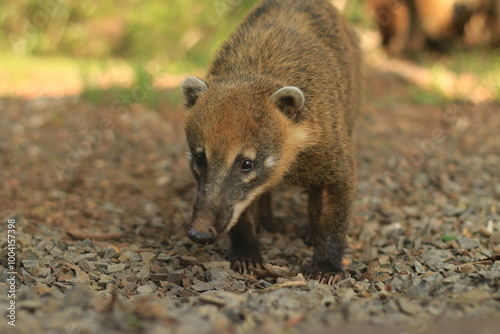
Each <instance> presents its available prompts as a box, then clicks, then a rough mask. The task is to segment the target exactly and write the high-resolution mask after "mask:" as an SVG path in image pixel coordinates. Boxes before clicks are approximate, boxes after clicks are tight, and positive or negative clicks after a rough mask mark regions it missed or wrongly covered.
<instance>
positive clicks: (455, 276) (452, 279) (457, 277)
mask: <svg viewBox="0 0 500 334" xmlns="http://www.w3.org/2000/svg"><path fill="white" fill-rule="evenodd" d="M458 281H460V275H459V274H453V275H451V276H448V277H445V278H444V279H443V283H448V284H449V283H456V282H458Z"/></svg>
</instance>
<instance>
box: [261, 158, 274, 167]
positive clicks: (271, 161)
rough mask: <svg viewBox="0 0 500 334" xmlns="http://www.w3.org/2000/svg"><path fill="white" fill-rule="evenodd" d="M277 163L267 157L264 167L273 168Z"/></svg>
mask: <svg viewBox="0 0 500 334" xmlns="http://www.w3.org/2000/svg"><path fill="white" fill-rule="evenodd" d="M276 164H277V161H276V159H275V158H274V157H267V158H266V160H264V166H266V167H269V168H270V167H274V166H276Z"/></svg>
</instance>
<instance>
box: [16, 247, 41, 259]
mask: <svg viewBox="0 0 500 334" xmlns="http://www.w3.org/2000/svg"><path fill="white" fill-rule="evenodd" d="M20 259H21V261H24V260H38V259H39V256H38V254H37V253H36V252H35V250H33V249H32V248H31V247H29V248H27V249H26V250H25V251H24V252H23V253H22V254H21V256H20Z"/></svg>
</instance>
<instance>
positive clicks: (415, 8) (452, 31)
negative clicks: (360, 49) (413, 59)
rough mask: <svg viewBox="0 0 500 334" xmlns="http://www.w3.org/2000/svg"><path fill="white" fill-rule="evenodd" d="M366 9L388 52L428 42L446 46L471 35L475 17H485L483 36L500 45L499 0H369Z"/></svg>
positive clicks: (408, 50) (412, 48) (436, 46)
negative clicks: (469, 32)
mask: <svg viewBox="0 0 500 334" xmlns="http://www.w3.org/2000/svg"><path fill="white" fill-rule="evenodd" d="M366 9H367V11H368V12H369V13H370V14H371V16H372V17H373V18H374V20H375V21H376V22H377V24H378V26H379V30H380V33H381V35H382V45H383V46H384V48H385V50H386V51H387V53H388V54H391V55H397V54H402V53H411V52H415V51H418V50H421V49H423V48H424V47H426V46H429V47H432V48H434V49H438V50H439V49H441V50H444V49H446V47H447V46H449V45H450V44H451V43H453V42H457V41H461V40H464V39H467V38H466V37H467V33H466V30H467V29H466V28H467V26H468V24H469V23H470V22H471V20H473V18H475V17H476V18H479V17H483V18H484V20H485V21H486V22H485V26H484V27H483V28H482V29H481V31H480V32H478V33H480V34H481V35H489V36H481V38H482V39H484V38H485V37H486V39H489V40H490V44H491V45H492V46H498V45H500V1H499V0H368V1H367V2H366ZM476 39H477V37H476Z"/></svg>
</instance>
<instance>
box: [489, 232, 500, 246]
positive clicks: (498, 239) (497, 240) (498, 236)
mask: <svg viewBox="0 0 500 334" xmlns="http://www.w3.org/2000/svg"><path fill="white" fill-rule="evenodd" d="M497 245H500V231H497V232H493V233H492V234H491V236H490V246H491V248H493V247H495V246H497Z"/></svg>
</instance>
